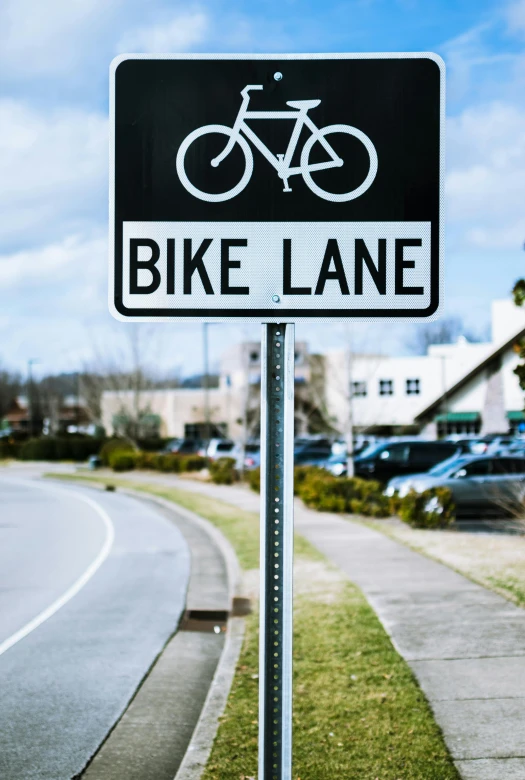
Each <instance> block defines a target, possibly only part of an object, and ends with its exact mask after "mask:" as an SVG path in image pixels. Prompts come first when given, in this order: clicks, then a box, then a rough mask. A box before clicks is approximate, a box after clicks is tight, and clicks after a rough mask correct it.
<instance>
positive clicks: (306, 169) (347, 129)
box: [301, 125, 378, 203]
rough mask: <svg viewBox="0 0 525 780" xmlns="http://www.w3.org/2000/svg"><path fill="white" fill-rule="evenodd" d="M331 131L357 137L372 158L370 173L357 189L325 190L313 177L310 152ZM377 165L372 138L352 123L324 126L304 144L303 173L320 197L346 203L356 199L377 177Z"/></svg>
mask: <svg viewBox="0 0 525 780" xmlns="http://www.w3.org/2000/svg"><path fill="white" fill-rule="evenodd" d="M330 133H346V134H347V135H352V136H354V137H355V138H357V139H358V140H359V141H361V143H362V144H363V145H364V147H365V149H366V151H367V152H368V157H369V160H370V164H369V169H368V174H367V175H366V178H365V180H364V181H363V183H362V184H360V185H359V187H356V188H355V189H353V190H351V191H350V192H341V193H333V192H327V191H326V190H323V189H322V188H321V187H319V185H318V184H316V183H315V181H314V180H313V178H312V174H311V165H310V153H311V151H312V148H313V146H314V145H315V144H316V143H318V142H319V139H320V138H321V137H322V138H325V137H326V136H327V135H330ZM343 165H344V161H343V162H342V164H341V167H342V166H343ZM377 165H378V163H377V152H376V150H375V146H374V144H373V143H372V141H371V140H370V138H369V137H368V136H367V135H365V134H364V133H363V132H361V130H358V129H357V128H356V127H351V126H350V125H328V126H327V127H323V128H322V129H321V130H319V134H318V135H311V136H310V138H309V139H308V140H307V142H306V143H305V145H304V146H303V151H302V152H301V168H302V169H303V170H302V175H303V179H304V181H305V183H306V184H307V186H308V187H309V188H310V189H311V190H312V192H314V193H315V194H316V195H318V196H319V197H320V198H323V199H324V200H329V201H332V202H335V203H344V202H346V201H349V200H354V199H355V198H358V197H359V196H360V195H362V194H363V193H364V192H366V191H367V189H368V188H369V187H370V185H371V184H372V182H373V181H374V179H375V177H376V173H377Z"/></svg>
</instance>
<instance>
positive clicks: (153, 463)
mask: <svg viewBox="0 0 525 780" xmlns="http://www.w3.org/2000/svg"><path fill="white" fill-rule="evenodd" d="M160 457H161V456H160V455H157V453H156V452H137V454H136V456H135V468H137V469H157V468H158V465H157V464H158V459H159V458H160Z"/></svg>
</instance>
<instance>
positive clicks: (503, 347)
mask: <svg viewBox="0 0 525 780" xmlns="http://www.w3.org/2000/svg"><path fill="white" fill-rule="evenodd" d="M524 337H525V328H522V329H521V330H519V331H518V332H517V333H515V334H514V335H513V336H511V338H510V339H507V341H505V342H504V343H503V344H500V345H499V346H498V347H496V348H495V349H493V350H492V352H490V353H489V354H488V355H487V356H486V357H484V358H483V360H482V361H481V363H478V364H477V366H474V368H470V369H469V370H468V371H467V372H466V373H465V374H464V375H463V376H462V377H460V378H459V379H458V380H457V381H456V382H454V384H453V385H451V386H450V387H449V388H447V390H446V392H445V393H440V394H439V396H438V397H437V398H435V399H434V400H433V401H432V403H431V404H429V405H428V406H426V407H425V408H424V409H423V410H422V411H421V412H419V414H417V415H416V417H415V421H422V420H423V419H424V418H425V417H428V416H429V415H430V414H432V413H433V412H435V411H436V410H437V409H438V408H439V406H440V405H441V402H442V401H443V398H445V397H447V398H450V396H451V395H452V394H453V393H455V392H456V391H457V390H460V389H461V388H462V387H464V386H465V385H466V384H468V382H470V380H471V379H473V378H474V377H475V376H476V374H478V373H479V372H480V371H483V369H485V368H487V366H489V365H490V364H491V363H492V361H493V360H495V358H497V357H499V356H500V355H502V354H503V353H504V352H506V351H507V350H508V348H509V347H510V346H512V345H513V344H515V343H516V342H517V341H519V340H520V339H522V338H524Z"/></svg>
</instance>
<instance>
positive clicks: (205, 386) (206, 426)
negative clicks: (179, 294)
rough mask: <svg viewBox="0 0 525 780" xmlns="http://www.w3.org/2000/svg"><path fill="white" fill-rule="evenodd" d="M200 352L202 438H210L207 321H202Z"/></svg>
mask: <svg viewBox="0 0 525 780" xmlns="http://www.w3.org/2000/svg"><path fill="white" fill-rule="evenodd" d="M202 353H203V360H204V371H203V377H202V386H203V389H204V438H205V439H206V440H208V439H209V438H210V389H209V384H210V383H209V373H210V370H209V364H208V323H207V322H203V323H202Z"/></svg>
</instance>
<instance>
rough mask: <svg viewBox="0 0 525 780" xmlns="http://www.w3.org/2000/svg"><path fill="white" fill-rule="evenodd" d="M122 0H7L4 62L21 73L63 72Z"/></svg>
mask: <svg viewBox="0 0 525 780" xmlns="http://www.w3.org/2000/svg"><path fill="white" fill-rule="evenodd" d="M120 4H121V0H3V2H2V3H1V4H0V30H1V31H2V32H1V33H0V35H1V42H0V65H1V66H3V67H4V68H6V69H8V70H9V71H12V72H13V73H15V74H16V75H17V76H28V75H49V74H56V75H61V74H63V73H64V71H67V69H68V68H70V67H71V66H72V65H73V64H74V63H77V62H78V61H79V60H81V59H82V58H83V57H84V56H85V54H86V53H87V49H88V48H89V44H88V40H89V39H90V38H92V37H93V38H96V37H97V34H98V33H100V31H101V30H102V29H103V28H104V27H105V26H106V25H107V24H108V21H109V19H110V18H111V16H112V13H113V11H115V10H117V9H118V7H119V5H120Z"/></svg>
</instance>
